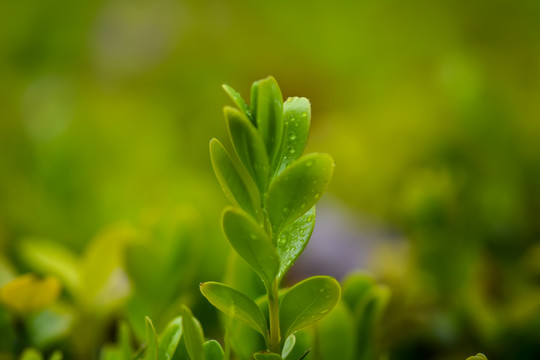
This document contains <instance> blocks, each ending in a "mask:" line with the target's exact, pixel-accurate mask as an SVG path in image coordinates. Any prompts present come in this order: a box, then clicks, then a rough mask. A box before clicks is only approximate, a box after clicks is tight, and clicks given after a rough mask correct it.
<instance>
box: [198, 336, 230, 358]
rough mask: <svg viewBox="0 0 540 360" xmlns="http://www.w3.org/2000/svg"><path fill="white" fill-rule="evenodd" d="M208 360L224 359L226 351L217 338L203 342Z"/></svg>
mask: <svg viewBox="0 0 540 360" xmlns="http://www.w3.org/2000/svg"><path fill="white" fill-rule="evenodd" d="M203 350H204V354H205V356H206V360H223V358H224V357H225V353H224V352H223V349H222V348H221V345H220V344H219V343H218V342H217V341H216V340H208V341H207V342H205V343H204V344H203Z"/></svg>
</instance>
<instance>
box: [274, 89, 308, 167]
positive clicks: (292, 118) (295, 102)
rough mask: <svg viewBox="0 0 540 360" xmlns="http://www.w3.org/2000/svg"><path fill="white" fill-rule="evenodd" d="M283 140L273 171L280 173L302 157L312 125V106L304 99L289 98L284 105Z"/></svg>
mask: <svg viewBox="0 0 540 360" xmlns="http://www.w3.org/2000/svg"><path fill="white" fill-rule="evenodd" d="M283 122H284V125H283V140H282V145H281V150H280V151H281V153H280V156H279V158H278V159H277V160H278V161H276V164H275V165H276V166H275V168H273V170H274V171H275V170H277V172H278V173H280V172H281V171H283V170H284V169H285V168H286V167H287V166H289V165H290V164H291V163H293V162H294V161H295V160H296V159H298V158H299V157H300V156H302V153H303V152H304V149H305V147H306V144H307V139H308V135H309V126H310V123H311V104H310V103H309V100H308V99H306V98H303V97H300V98H299V97H293V98H288V99H287V101H285V103H284V104H283Z"/></svg>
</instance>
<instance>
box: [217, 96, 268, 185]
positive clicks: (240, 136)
mask: <svg viewBox="0 0 540 360" xmlns="http://www.w3.org/2000/svg"><path fill="white" fill-rule="evenodd" d="M224 112H225V118H226V119H227V125H228V126H227V127H228V129H229V135H230V137H231V142H232V144H233V146H234V150H235V151H236V154H237V155H238V158H239V159H240V161H242V164H244V166H245V167H246V169H247V171H248V172H249V174H250V175H251V177H252V178H253V180H254V181H255V182H256V183H257V185H258V187H259V191H260V192H261V193H263V192H265V191H266V186H267V184H268V177H269V176H270V165H269V163H268V155H267V154H266V148H265V145H264V143H263V141H262V138H261V136H260V134H259V133H258V132H257V129H256V128H255V127H254V126H253V124H252V123H251V122H250V121H249V120H248V119H247V117H246V116H245V115H244V114H242V113H241V112H240V111H238V110H236V109H233V108H231V107H225V110H224Z"/></svg>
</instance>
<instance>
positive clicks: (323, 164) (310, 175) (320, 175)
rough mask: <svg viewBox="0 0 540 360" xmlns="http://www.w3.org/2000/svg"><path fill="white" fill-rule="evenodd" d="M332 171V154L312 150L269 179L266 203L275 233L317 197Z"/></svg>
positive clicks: (325, 186) (309, 207)
mask: <svg viewBox="0 0 540 360" xmlns="http://www.w3.org/2000/svg"><path fill="white" fill-rule="evenodd" d="M333 172H334V160H333V159H332V157H331V156H330V155H327V154H319V153H314V154H309V155H305V156H302V157H301V158H300V159H298V160H297V161H296V162H294V163H293V164H292V165H291V166H289V167H288V168H287V169H285V170H284V171H283V172H282V173H281V174H280V175H279V176H278V177H277V178H276V179H275V180H274V181H273V182H272V184H271V185H270V189H269V190H268V193H267V195H266V204H267V211H268V216H269V218H270V222H271V223H272V230H273V232H274V236H278V235H279V234H280V232H281V230H283V229H284V228H286V227H287V226H289V225H290V224H292V223H293V222H294V221H295V220H296V219H298V218H299V217H300V216H302V215H304V214H305V213H306V212H307V211H308V210H309V209H311V208H312V207H313V206H314V205H315V204H316V203H317V202H318V201H319V199H320V197H321V195H322V194H323V193H324V192H325V191H326V189H327V188H328V185H329V184H330V180H331V178H332V174H333Z"/></svg>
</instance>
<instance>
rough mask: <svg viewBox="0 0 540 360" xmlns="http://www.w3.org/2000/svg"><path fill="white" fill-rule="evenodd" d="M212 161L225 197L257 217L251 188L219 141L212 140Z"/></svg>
mask: <svg viewBox="0 0 540 360" xmlns="http://www.w3.org/2000/svg"><path fill="white" fill-rule="evenodd" d="M210 159H211V160H212V166H213V167H214V172H215V173H216V177H217V179H218V181H219V184H220V185H221V188H222V189H223V192H224V193H225V196H227V198H228V199H229V200H230V201H231V202H232V203H234V204H236V205H237V206H239V207H241V208H242V209H244V210H245V211H247V212H248V213H250V214H252V215H255V208H254V206H253V202H252V198H251V195H250V192H249V188H248V186H247V185H246V183H245V182H244V180H243V179H242V177H241V176H240V173H239V172H238V170H237V169H236V167H235V165H234V163H233V161H232V160H231V157H230V155H229V153H227V150H225V148H224V147H223V145H222V144H221V143H220V142H219V140H218V139H212V140H210Z"/></svg>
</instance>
